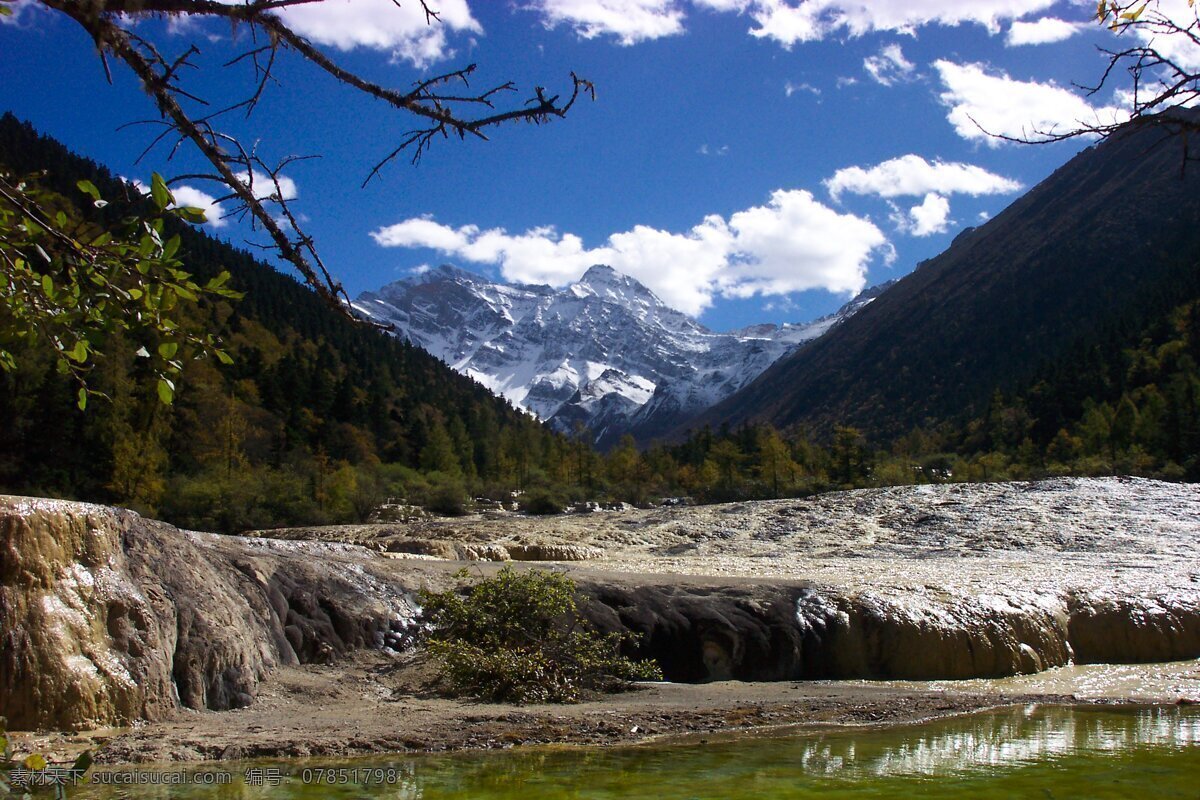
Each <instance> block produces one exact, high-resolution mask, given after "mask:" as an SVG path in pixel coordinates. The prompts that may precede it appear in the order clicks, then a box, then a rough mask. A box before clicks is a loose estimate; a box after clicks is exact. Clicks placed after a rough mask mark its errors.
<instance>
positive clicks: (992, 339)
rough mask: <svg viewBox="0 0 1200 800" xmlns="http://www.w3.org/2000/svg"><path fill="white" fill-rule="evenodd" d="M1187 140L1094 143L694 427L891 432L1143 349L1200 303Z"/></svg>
mask: <svg viewBox="0 0 1200 800" xmlns="http://www.w3.org/2000/svg"><path fill="white" fill-rule="evenodd" d="M1179 113H1184V112H1179ZM1187 113H1197V114H1200V112H1187ZM1185 147H1186V142H1185V141H1184V140H1183V139H1182V138H1181V137H1172V136H1170V135H1168V134H1167V133H1166V132H1165V131H1164V130H1163V129H1162V128H1160V127H1155V126H1152V125H1144V126H1138V127H1128V128H1126V129H1124V130H1123V131H1120V132H1118V133H1117V134H1116V135H1114V136H1113V137H1111V138H1110V139H1108V140H1106V141H1104V142H1101V143H1099V144H1097V145H1095V146H1093V147H1090V148H1088V149H1086V150H1084V151H1083V152H1081V153H1079V154H1078V155H1077V156H1075V157H1074V158H1073V159H1071V161H1069V162H1068V163H1067V164H1065V165H1064V166H1062V167H1061V168H1059V169H1058V170H1057V171H1056V172H1055V173H1054V174H1053V175H1051V176H1050V177H1049V178H1047V179H1046V180H1045V181H1043V182H1042V183H1041V184H1039V185H1038V186H1036V187H1034V188H1033V189H1032V190H1030V191H1029V192H1028V193H1027V194H1026V195H1025V196H1023V197H1021V198H1019V199H1018V200H1017V201H1015V202H1014V203H1013V204H1012V205H1011V206H1009V208H1007V209H1006V210H1005V211H1004V212H1003V213H1001V214H999V215H997V216H996V217H995V218H994V219H992V220H991V221H989V222H987V223H986V224H984V225H982V226H981V227H979V228H977V229H968V230H966V231H964V232H963V233H961V234H960V235H959V236H958V237H957V238H956V239H955V240H954V242H953V243H952V244H951V246H950V247H949V249H947V250H946V251H945V252H944V253H942V254H941V255H939V256H937V257H935V258H933V259H931V260H929V261H927V262H924V263H922V264H921V265H919V266H918V267H917V269H916V270H915V271H914V272H913V273H912V274H910V275H908V276H906V277H905V278H903V279H901V280H900V281H899V282H897V284H896V285H895V286H894V287H893V288H892V289H891V290H889V291H888V292H887V294H886V295H884V296H883V297H881V298H880V299H879V301H878V302H875V303H872V304H871V305H870V307H869V308H867V309H865V310H864V311H863V313H861V314H856V315H854V317H853V318H852V319H850V320H847V322H846V324H844V325H840V326H838V328H837V330H836V331H833V332H831V333H830V335H828V336H824V337H822V338H821V339H820V340H819V341H817V342H814V343H813V345H811V346H809V347H805V348H803V349H802V350H801V351H799V352H796V353H795V354H793V355H791V356H789V357H787V358H784V359H781V360H780V361H779V362H777V363H776V364H775V365H773V366H772V367H771V368H770V369H769V370H766V371H765V372H764V373H763V374H762V375H761V376H760V377H759V378H758V379H757V380H756V381H755V382H753V383H752V384H751V385H749V386H748V387H747V388H746V389H744V390H743V391H741V392H740V393H739V394H737V395H734V396H732V397H730V398H728V399H727V400H725V401H724V402H722V403H721V404H720V405H719V406H717V407H715V408H713V409H711V410H709V411H708V412H706V413H705V414H704V415H702V417H701V418H700V419H698V420H696V424H702V423H704V422H708V423H711V424H713V425H716V424H720V423H726V422H727V423H732V424H737V423H740V422H743V421H747V420H760V421H769V422H771V423H773V424H774V425H776V426H777V427H780V428H784V427H789V426H796V425H799V426H804V427H805V428H806V429H808V430H813V431H817V432H818V433H821V432H828V431H829V430H830V429H831V428H832V427H833V426H834V425H838V424H843V425H853V426H856V427H858V428H860V429H862V430H864V431H865V432H866V433H867V434H868V435H872V436H874V437H876V438H878V439H881V440H886V439H887V438H889V437H892V436H896V435H901V434H904V433H907V432H908V431H909V430H911V429H912V427H913V426H916V425H924V424H928V423H930V422H933V423H936V422H940V421H943V420H947V419H955V418H967V419H969V418H972V417H975V416H978V415H979V414H981V413H982V411H983V408H984V407H985V405H986V403H987V402H988V400H989V398H991V397H992V395H993V393H994V392H995V391H996V390H998V389H999V390H1001V391H1003V392H1006V393H1007V392H1010V391H1022V390H1026V389H1028V388H1030V382H1031V381H1032V380H1034V379H1035V378H1036V377H1037V376H1039V373H1040V375H1041V376H1042V377H1041V379H1042V380H1046V381H1047V383H1048V385H1052V384H1053V381H1054V380H1056V377H1055V376H1057V375H1062V374H1065V373H1066V372H1067V370H1066V369H1065V365H1064V364H1063V363H1062V362H1061V359H1063V358H1064V357H1067V356H1068V354H1071V353H1084V354H1086V353H1088V352H1090V351H1093V350H1097V349H1099V350H1100V351H1103V352H1120V351H1121V350H1122V349H1123V348H1126V347H1130V346H1134V345H1136V344H1137V340H1136V338H1135V339H1134V340H1133V341H1132V342H1130V341H1128V338H1129V336H1130V335H1131V333H1132V334H1134V335H1136V332H1137V331H1139V330H1141V329H1142V328H1143V327H1144V326H1145V325H1146V324H1147V323H1148V322H1150V321H1152V320H1155V319H1162V318H1164V317H1165V316H1166V314H1167V313H1169V312H1170V310H1171V309H1173V308H1175V307H1176V306H1178V305H1179V304H1181V303H1184V302H1186V301H1187V300H1188V299H1190V298H1194V297H1198V296H1200V269H1197V267H1198V265H1200V225H1197V224H1196V223H1197V220H1200V169H1197V168H1196V165H1195V163H1190V164H1188V165H1187V168H1186V169H1183V167H1184V158H1185V154H1186V150H1185V149H1184V148H1185ZM1047 376H1048V377H1047ZM1119 394H1120V392H1119V391H1118V392H1117V396H1119Z"/></svg>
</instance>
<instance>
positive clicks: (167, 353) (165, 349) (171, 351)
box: [158, 342, 179, 361]
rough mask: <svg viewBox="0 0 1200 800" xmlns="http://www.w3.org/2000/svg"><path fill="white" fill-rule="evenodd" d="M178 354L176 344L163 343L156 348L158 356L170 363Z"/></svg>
mask: <svg viewBox="0 0 1200 800" xmlns="http://www.w3.org/2000/svg"><path fill="white" fill-rule="evenodd" d="M178 352H179V343H178V342H163V343H162V344H160V345H159V346H158V354H159V355H160V356H162V357H163V360H164V361H170V360H171V359H172V358H174V357H175V354H176V353H178Z"/></svg>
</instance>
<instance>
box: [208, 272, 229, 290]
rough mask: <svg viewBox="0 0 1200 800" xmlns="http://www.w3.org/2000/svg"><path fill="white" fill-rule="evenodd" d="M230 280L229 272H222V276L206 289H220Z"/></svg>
mask: <svg viewBox="0 0 1200 800" xmlns="http://www.w3.org/2000/svg"><path fill="white" fill-rule="evenodd" d="M228 280H229V270H222V271H221V274H220V275H218V276H217V277H215V278H213V279H211V280H210V281H209V282H208V283H206V284H205V285H204V288H205V289H220V288H221V287H222V286H224V285H225V283H226V281H228Z"/></svg>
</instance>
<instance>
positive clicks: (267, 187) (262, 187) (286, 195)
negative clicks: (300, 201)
mask: <svg viewBox="0 0 1200 800" xmlns="http://www.w3.org/2000/svg"><path fill="white" fill-rule="evenodd" d="M234 177H236V178H237V179H238V180H239V181H241V182H242V183H243V184H244V185H245V186H247V187H249V188H250V189H251V190H252V191H253V192H254V196H255V197H257V198H258V199H259V200H272V199H274V197H275V195H276V190H275V182H274V181H272V180H271V176H269V175H265V174H263V173H261V172H259V171H258V170H254V174H253V176H251V175H250V173H247V172H235V173H234ZM279 193H280V194H281V195H282V197H283V199H284V200H295V199H296V197H297V196H298V193H297V191H296V182H295V181H294V180H292V179H291V178H289V177H288V176H286V175H280V176H279Z"/></svg>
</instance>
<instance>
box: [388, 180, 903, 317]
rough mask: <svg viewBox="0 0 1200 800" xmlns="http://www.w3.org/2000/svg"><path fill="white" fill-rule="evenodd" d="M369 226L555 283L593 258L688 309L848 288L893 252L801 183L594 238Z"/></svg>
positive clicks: (403, 242)
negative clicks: (691, 217) (724, 212)
mask: <svg viewBox="0 0 1200 800" xmlns="http://www.w3.org/2000/svg"><path fill="white" fill-rule="evenodd" d="M371 236H372V238H374V240H375V241H376V242H377V243H378V244H380V245H382V246H384V247H410V248H417V247H427V248H432V249H434V250H438V251H440V252H441V253H443V254H445V255H448V256H455V257H458V258H462V259H465V260H467V261H472V262H475V263H481V264H495V265H498V266H499V267H500V271H501V274H502V275H503V276H504V277H505V278H506V279H507V280H510V281H515V282H519V283H548V284H551V285H554V286H562V285H565V284H567V283H570V282H571V281H573V280H576V279H578V277H579V276H580V275H581V274H582V273H583V272H584V271H585V270H586V269H587V268H588V267H589V266H591V265H593V264H609V265H610V266H612V267H613V268H614V269H617V270H619V271H621V272H624V273H626V274H628V275H631V276H633V277H634V278H637V279H638V280H639V281H641V282H642V283H644V284H645V285H646V286H648V287H650V289H652V290H653V291H654V292H655V293H656V294H658V296H659V297H661V298H662V299H663V301H664V302H666V303H667V304H669V305H671V306H673V307H675V308H678V309H679V310H681V311H684V312H686V313H689V314H698V313H700V312H701V311H703V310H704V309H705V308H707V307H708V306H709V305H711V304H712V302H713V299H714V297H716V296H717V295H727V296H736V297H748V296H751V295H754V294H763V295H780V294H788V293H790V292H796V291H802V290H805V289H825V290H827V291H830V292H845V293H850V292H856V291H859V290H861V289H862V287H863V286H864V285H865V283H866V268H867V264H868V263H869V262H870V260H871V259H872V258H874V257H876V256H882V257H883V258H884V259H889V258H890V257H892V255H893V253H894V251H892V249H891V247H890V245H889V243H888V241H887V239H886V237H885V236H884V234H883V233H882V232H881V231H880V230H879V228H877V227H876V226H875V225H874V224H873V223H872V222H871V221H870V220H867V219H863V218H861V217H857V216H854V215H852V214H844V213H839V212H838V211H835V210H834V209H832V208H829V207H828V206H825V205H823V204H821V203H820V202H818V201H817V200H816V199H815V198H814V197H813V196H812V194H811V193H809V192H807V191H802V190H793V191H787V190H779V191H776V192H774V193H773V194H772V195H771V197H770V200H769V201H768V202H767V203H766V204H765V205H762V206H755V207H753V208H749V209H746V210H744V211H739V212H737V213H735V214H732V215H731V216H730V217H729V218H728V219H725V218H723V217H722V216H720V215H716V214H714V215H710V216H708V217H706V218H705V219H704V220H702V221H701V222H700V223H699V224H698V225H695V226H694V227H692V228H691V230H688V231H686V232H682V233H673V232H670V231H664V230H659V229H656V228H651V227H649V226H645V225H637V226H634V227H633V229H631V230H629V231H625V232H621V233H614V234H612V235H611V236H609V237H608V239H607V240H606V241H605V243H604V244H603V245H601V246H599V247H595V248H587V247H585V246H584V244H583V240H582V239H580V237H578V236H576V235H575V234H571V233H559V232H558V231H557V230H555V229H554V228H534V229H531V230H528V231H526V232H525V233H521V234H510V233H508V232H507V231H505V230H504V229H502V228H493V229H489V230H482V229H480V228H479V227H477V226H475V225H464V226H462V227H459V228H454V227H451V226H448V225H442V224H440V223H437V222H434V221H433V220H432V219H429V218H427V217H418V218H413V219H408V220H404V221H403V222H399V223H397V224H395V225H390V226H387V227H384V228H380V229H379V230H376V231H374V232H373V233H372V234H371Z"/></svg>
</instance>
